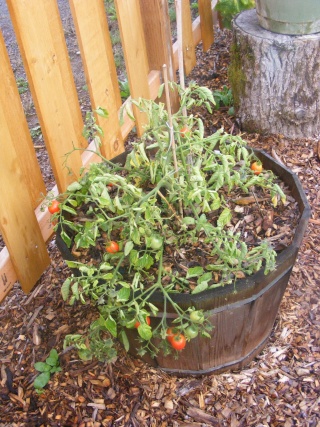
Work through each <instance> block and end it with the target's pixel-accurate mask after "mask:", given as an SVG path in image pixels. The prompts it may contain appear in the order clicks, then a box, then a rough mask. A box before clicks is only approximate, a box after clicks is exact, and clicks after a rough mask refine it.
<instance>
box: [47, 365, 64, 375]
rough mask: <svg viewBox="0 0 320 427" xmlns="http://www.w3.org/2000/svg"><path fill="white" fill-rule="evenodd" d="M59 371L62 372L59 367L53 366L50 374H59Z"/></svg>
mask: <svg viewBox="0 0 320 427" xmlns="http://www.w3.org/2000/svg"><path fill="white" fill-rule="evenodd" d="M61 371H62V369H61V368H60V366H53V367H52V368H51V369H50V374H55V373H56V372H61Z"/></svg>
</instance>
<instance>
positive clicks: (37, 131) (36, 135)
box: [30, 125, 42, 139]
mask: <svg viewBox="0 0 320 427" xmlns="http://www.w3.org/2000/svg"><path fill="white" fill-rule="evenodd" d="M30 135H31V138H32V139H36V138H39V137H40V136H41V135H42V131H41V126H39V125H38V126H35V127H33V128H32V129H30Z"/></svg>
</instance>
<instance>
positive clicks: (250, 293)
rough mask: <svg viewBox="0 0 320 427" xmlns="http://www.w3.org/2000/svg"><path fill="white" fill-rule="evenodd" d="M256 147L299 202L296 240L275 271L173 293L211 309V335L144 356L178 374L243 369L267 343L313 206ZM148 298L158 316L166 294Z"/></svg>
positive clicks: (184, 303) (132, 335) (183, 302)
mask: <svg viewBox="0 0 320 427" xmlns="http://www.w3.org/2000/svg"><path fill="white" fill-rule="evenodd" d="M254 151H255V154H256V155H257V156H258V157H259V158H260V160H261V161H262V162H263V165H264V167H265V168H266V169H271V170H272V171H273V172H274V173H276V174H277V175H278V176H279V177H280V178H281V179H282V180H283V181H284V182H285V184H286V185H287V186H288V187H289V188H290V190H291V192H292V194H293V197H294V198H295V200H296V202H297V203H298V206H299V210H300V213H301V217H300V220H299V223H298V226H297V228H296V232H295V235H294V238H293V241H292V244H291V245H290V246H289V247H287V248H286V249H284V250H283V251H282V252H281V253H280V254H279V255H278V256H277V267H276V269H275V270H274V271H272V272H270V273H269V274H267V275H264V273H263V271H259V272H258V273H256V274H254V275H253V276H250V277H248V278H246V279H239V280H237V281H236V283H235V284H232V285H227V286H224V287H221V288H217V289H212V290H209V291H204V292H201V293H198V294H194V295H192V294H175V295H174V296H173V297H172V298H173V299H174V300H175V301H176V302H178V304H179V305H180V306H181V307H182V308H184V309H186V308H188V307H190V306H194V307H195V308H196V309H203V310H204V311H206V312H207V314H208V315H209V319H210V321H211V322H212V325H213V326H214V330H213V332H212V337H211V338H210V339H209V338H204V337H200V336H198V337H197V338H195V339H193V340H191V341H190V342H189V343H188V345H187V347H186V348H185V349H184V350H183V351H182V352H181V353H180V354H179V357H178V358H175V357H174V355H169V356H164V355H162V354H161V353H159V354H158V355H157V357H155V358H154V359H152V358H151V357H150V356H148V355H145V356H143V357H142V360H144V361H145V362H147V363H149V364H150V365H152V366H154V367H158V368H161V369H162V370H165V371H167V372H169V373H173V374H176V375H204V374H212V373H220V372H223V371H226V370H228V369H240V368H242V367H243V366H245V365H246V364H247V363H248V362H250V361H251V360H252V359H253V358H254V357H255V356H256V355H258V354H259V353H260V352H261V350H262V349H263V347H264V346H265V345H266V343H267V341H268V338H269V335H270V333H271V330H272V327H273V325H274V322H275V319H276V316H277V313H278V309H279V305H280V302H281V299H282V296H283V294H284V291H285V289H286V286H287V284H288V281H289V277H290V273H291V271H292V267H293V265H294V263H295V260H296V257H297V254H298V250H299V247H300V245H301V242H302V239H303V236H304V233H305V230H306V227H307V223H308V219H309V218H310V207H309V204H308V202H307V199H306V196H305V194H304V192H303V189H302V187H301V184H300V182H299V180H298V178H297V176H296V175H295V174H294V173H292V172H291V171H290V170H289V169H287V168H286V167H284V166H282V165H281V164H279V163H278V162H276V161H275V160H274V159H273V158H271V157H270V156H269V155H267V154H266V153H264V152H262V151H259V150H254ZM124 159H125V154H124V155H122V156H118V157H117V158H116V161H117V162H119V161H124ZM56 242H57V246H58V248H59V250H60V251H61V253H62V255H63V257H64V258H65V259H69V260H71V259H74V258H73V256H72V254H71V253H70V250H69V249H68V248H67V246H66V245H65V243H64V242H63V240H62V239H61V237H60V236H59V233H57V236H56ZM150 302H152V303H153V304H154V305H156V306H157V307H158V308H159V310H160V313H158V316H159V317H160V316H161V309H162V310H163V301H162V294H161V295H160V294H156V293H155V294H153V296H152V299H151V298H150ZM167 317H168V323H169V322H170V319H171V318H172V319H173V318H174V313H173V312H170V307H167ZM157 322H159V319H158V318H157V317H153V318H152V317H151V325H156V324H157ZM128 338H129V341H130V352H131V354H132V355H134V356H136V355H137V352H136V350H135V346H136V345H137V343H138V342H137V341H136V339H137V332H136V331H135V330H128ZM139 357H140V356H139Z"/></svg>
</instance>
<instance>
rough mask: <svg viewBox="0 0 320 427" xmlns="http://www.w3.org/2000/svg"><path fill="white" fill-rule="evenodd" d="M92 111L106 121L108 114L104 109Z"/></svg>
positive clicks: (98, 108) (99, 108)
mask: <svg viewBox="0 0 320 427" xmlns="http://www.w3.org/2000/svg"><path fill="white" fill-rule="evenodd" d="M94 111H95V112H96V113H97V114H98V116H100V117H103V118H104V119H107V118H108V116H109V113H108V111H107V110H106V109H105V108H102V107H97V108H96V110H94Z"/></svg>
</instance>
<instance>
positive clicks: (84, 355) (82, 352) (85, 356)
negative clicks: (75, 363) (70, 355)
mask: <svg viewBox="0 0 320 427" xmlns="http://www.w3.org/2000/svg"><path fill="white" fill-rule="evenodd" d="M78 355H79V357H80V359H81V360H84V361H86V360H91V359H92V352H91V350H89V349H84V348H81V349H79V350H78Z"/></svg>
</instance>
